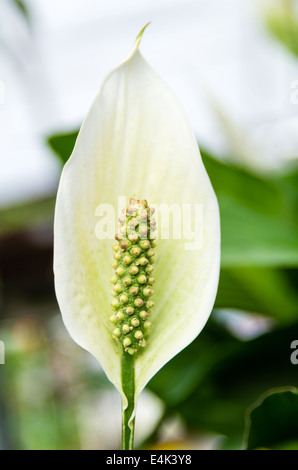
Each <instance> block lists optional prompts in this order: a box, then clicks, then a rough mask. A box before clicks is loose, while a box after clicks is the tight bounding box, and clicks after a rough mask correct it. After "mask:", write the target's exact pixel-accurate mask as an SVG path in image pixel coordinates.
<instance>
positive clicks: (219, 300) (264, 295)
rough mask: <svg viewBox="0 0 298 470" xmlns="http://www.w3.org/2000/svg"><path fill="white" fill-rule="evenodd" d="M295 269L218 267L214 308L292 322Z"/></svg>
mask: <svg viewBox="0 0 298 470" xmlns="http://www.w3.org/2000/svg"><path fill="white" fill-rule="evenodd" d="M294 272H295V270H282V269H273V268H267V267H248V268H245V267H243V268H241V267H239V268H222V270H221V275H220V282H219V287H218V292H217V297H216V302H215V307H216V308H219V309H222V308H232V309H237V310H244V311H248V312H254V313H260V314H265V315H268V316H270V317H273V318H274V319H275V320H276V321H278V323H279V324H286V323H291V322H293V321H296V319H297V305H298V291H297V288H296V286H295V285H292V282H291V278H290V275H294Z"/></svg>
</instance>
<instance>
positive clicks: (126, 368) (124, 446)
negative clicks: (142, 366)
mask: <svg viewBox="0 0 298 470" xmlns="http://www.w3.org/2000/svg"><path fill="white" fill-rule="evenodd" d="M121 379H122V389H123V392H124V394H125V396H126V398H127V407H126V408H124V406H125V403H123V400H122V437H121V450H132V449H133V438H134V429H135V418H133V419H132V420H131V421H130V418H131V415H132V413H133V410H134V406H135V404H134V395H135V373H134V357H133V356H132V355H130V354H128V353H127V352H125V351H123V352H122V372H121Z"/></svg>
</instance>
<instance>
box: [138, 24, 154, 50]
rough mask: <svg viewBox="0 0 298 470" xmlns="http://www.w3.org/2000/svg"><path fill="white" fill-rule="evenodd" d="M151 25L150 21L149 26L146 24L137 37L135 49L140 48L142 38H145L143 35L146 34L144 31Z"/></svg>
mask: <svg viewBox="0 0 298 470" xmlns="http://www.w3.org/2000/svg"><path fill="white" fill-rule="evenodd" d="M150 23H151V21H149V22H148V23H147V24H145V26H144V27H143V28H142V29H141V31H140V32H139V34H138V35H137V37H136V40H135V44H134V48H135V49H137V48H138V47H139V45H140V42H141V40H142V37H143V34H144V31H145V29H146V28H147V27H148V26H149V24H150Z"/></svg>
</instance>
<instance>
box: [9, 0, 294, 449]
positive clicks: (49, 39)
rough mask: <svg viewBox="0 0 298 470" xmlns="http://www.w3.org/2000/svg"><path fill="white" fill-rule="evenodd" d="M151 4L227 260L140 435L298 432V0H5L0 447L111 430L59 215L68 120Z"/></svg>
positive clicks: (290, 436)
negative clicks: (67, 283)
mask: <svg viewBox="0 0 298 470" xmlns="http://www.w3.org/2000/svg"><path fill="white" fill-rule="evenodd" d="M148 21H151V24H150V26H149V28H148V29H147V31H146V33H145V35H144V37H143V40H142V45H141V51H142V53H143V55H144V56H145V58H146V59H147V61H148V62H149V63H150V64H151V65H152V66H153V68H154V69H155V70H156V71H158V73H159V74H160V75H161V76H162V77H163V78H164V80H165V81H166V82H167V83H168V84H169V85H170V86H171V88H172V89H173V91H174V93H175V94H176V95H177V96H178V97H179V99H180V101H181V103H182V105H183V107H184V109H185V111H186V113H187V115H188V116H189V119H190V121H191V125H192V127H193V129H194V131H195V134H196V136H197V139H198V143H199V146H200V149H201V153H202V157H203V160H204V164H205V166H206V169H207V171H208V174H209V176H210V179H211V182H212V184H213V186H214V189H215V192H216V194H217V196H218V200H219V204H220V210H221V223H222V266H221V277H220V284H219V290H218V295H217V299H216V303H215V308H214V311H213V313H212V315H211V318H210V320H209V322H208V324H207V326H206V328H205V329H204V330H203V332H202V333H201V335H200V336H199V337H198V338H197V340H196V341H194V342H193V343H192V344H191V345H190V346H189V347H188V348H186V349H185V350H184V351H183V352H182V353H181V354H179V355H178V356H177V357H176V358H174V359H173V360H172V361H171V362H170V363H168V364H167V365H166V366H165V367H164V368H163V369H162V370H161V371H160V372H159V373H158V374H157V375H156V376H155V377H154V378H153V379H152V380H151V382H150V383H149V385H148V387H147V389H146V390H145V392H144V393H143V394H142V396H141V400H140V404H139V409H138V416H137V428H136V446H137V447H138V448H145V449H152V448H154V449H241V448H248V449H253V448H269V449H271V448H272V449H275V448H277V449H298V394H297V389H296V387H298V364H295V359H296V362H297V357H298V355H295V349H294V346H293V344H292V343H293V341H295V340H298V302H297V300H298V163H297V156H298V1H297V0H268V1H265V0H263V1H261V0H254V1H253V0H241V2H239V0H225V1H222V0H163V2H160V1H158V0H150V1H149V0H148V1H147V0H144V1H142V2H140V1H137V0H125V1H123V0H122V1H120V0H109V1H98V0H84V1H83V0H63V1H61V0H60V1H58V0H52V1H51V2H48V1H46V0H0V340H1V341H2V342H3V343H4V345H5V364H2V365H0V449H34V450H37V449H117V448H119V442H120V398H119V397H118V394H117V393H116V392H115V391H114V388H113V387H112V385H110V384H109V382H108V381H107V379H106V377H105V375H104V374H103V373H102V371H101V369H100V366H99V365H98V363H97V362H96V361H95V360H94V359H93V358H92V357H91V356H90V355H89V354H88V353H86V352H85V351H83V350H81V349H80V348H79V347H78V346H77V345H76V344H75V343H74V342H73V341H72V340H71V339H70V338H69V336H68V334H67V332H66V330H65V327H64V325H63V323H62V320H61V317H60V314H59V309H58V307H57V303H56V300H55V294H54V288H53V273H52V245H53V235H52V224H53V211H54V203H55V193H56V190H57V185H58V181H59V176H60V173H61V169H62V165H63V163H64V162H65V161H66V160H67V158H68V157H69V155H70V153H71V150H72V147H73V145H74V142H75V138H76V135H77V131H78V128H79V126H80V124H81V122H82V120H83V118H84V116H85V114H86V113H87V111H88V109H89V107H90V104H91V102H92V101H93V99H94V97H95V95H96V93H97V92H98V90H99V87H100V85H101V83H102V81H103V80H104V78H105V77H106V75H107V74H108V73H109V72H110V71H111V70H112V69H113V68H114V67H115V66H117V65H118V64H119V63H120V62H121V61H122V60H123V59H124V58H125V57H126V56H127V55H128V53H129V51H130V49H131V47H132V44H133V42H134V39H135V37H136V35H137V34H138V32H139V30H140V29H141V28H142V27H143V26H144V25H145V24H146V23H147V22H148ZM297 344H298V343H297ZM291 346H292V348H291ZM291 357H292V361H291ZM0 359H1V358H0ZM0 362H1V361H0ZM2 362H3V361H2Z"/></svg>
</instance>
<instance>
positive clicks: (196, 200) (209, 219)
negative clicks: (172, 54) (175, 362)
mask: <svg viewBox="0 0 298 470" xmlns="http://www.w3.org/2000/svg"><path fill="white" fill-rule="evenodd" d="M119 196H127V198H129V197H136V198H138V199H147V200H148V202H149V204H150V205H151V204H162V203H163V204H164V203H165V204H168V205H171V204H179V205H182V204H191V205H192V206H193V205H194V204H202V205H203V211H204V220H203V223H204V226H203V242H202V246H201V248H200V249H198V250H195V251H186V250H185V240H174V239H171V240H158V241H157V248H156V252H157V254H156V266H155V271H154V277H155V279H156V283H155V287H154V290H155V294H154V297H153V300H154V302H155V305H156V307H155V311H154V314H153V316H152V320H151V319H150V321H151V322H152V331H151V334H150V337H149V340H148V344H147V346H146V347H145V348H144V350H143V351H142V353H140V354H137V355H136V359H135V369H136V397H137V396H138V395H139V393H140V392H141V390H142V389H143V388H144V386H145V385H146V383H147V382H148V381H149V380H150V378H151V377H152V376H153V375H154V374H155V373H156V372H157V371H158V370H159V369H160V368H161V367H162V366H163V365H164V364H165V363H166V362H167V361H169V360H170V359H171V358H172V357H173V356H174V355H176V354H177V353H178V352H179V351H180V350H181V349H183V348H184V347H186V346H187V345H188V344H189V343H190V342H191V341H192V340H193V339H194V338H195V337H196V336H197V335H198V334H199V333H200V331H201V330H202V328H203V327H204V325H205V322H206V321H207V319H208V317H209V314H210V312H211V310H212V306H213V302H214V299H215V295H216V290H217V284H218V276H219V264H220V223H219V212H218V205H217V200H216V197H215V194H214V191H213V189H212V186H211V184H210V181H209V178H208V176H207V174H206V171H205V169H204V166H203V164H202V161H201V157H200V154H199V150H198V146H197V142H196V139H195V137H194V135H193V133H192V131H191V129H190V126H189V124H188V122H187V119H186V117H185V115H184V112H183V110H182V109H181V106H180V104H179V103H178V101H177V99H176V98H175V96H174V95H173V93H172V92H171V90H170V89H169V88H168V86H167V85H166V84H165V83H164V82H163V81H162V80H161V78H160V77H159V76H158V75H157V74H156V73H155V72H154V71H153V70H152V69H151V68H150V67H149V65H148V64H147V63H146V62H145V60H144V59H143V58H142V56H141V54H140V52H139V50H138V48H137V47H135V48H134V50H133V53H132V54H131V55H130V56H129V58H128V59H127V60H126V61H125V62H123V63H122V64H121V65H120V66H119V67H118V68H117V69H116V70H115V71H114V72H112V73H111V74H110V75H109V76H108V78H107V79H106V81H105V82H104V85H103V87H102V89H101V91H100V93H99V94H98V96H97V97H96V99H95V102H94V104H93V105H92V107H91V110H90V111H89V113H88V115H87V117H86V119H85V121H84V123H83V125H82V128H81V130H80V133H79V136H78V139H77V142H76V145H75V148H74V151H73V154H72V156H71V158H70V159H69V161H68V163H67V164H66V165H65V167H64V170H63V173H62V177H61V182H60V186H59V191H58V196H57V205H56V214H55V260H54V269H55V276H56V293H57V298H58V301H59V305H60V308H61V312H62V315H63V319H64V322H65V324H66V327H67V328H68V330H69V332H70V334H71V335H72V336H73V338H74V340H75V341H77V343H78V344H80V345H81V346H82V347H84V348H85V349H87V350H88V351H90V352H91V353H92V354H93V355H94V356H95V357H97V359H98V360H99V362H100V363H101V364H102V366H103V368H104V370H105V372H106V373H107V375H108V377H109V379H110V380H111V381H112V382H113V383H114V385H115V386H116V387H117V389H118V390H119V391H120V392H121V391H122V389H121V380H120V354H119V352H120V347H119V346H118V345H117V344H116V343H115V341H114V340H113V339H112V334H111V331H112V327H111V326H110V322H109V317H110V315H111V310H110V302H111V295H110V284H109V278H110V277H111V275H112V268H111V261H112V249H111V247H112V245H113V241H112V240H105V241H103V240H99V239H97V237H96V236H95V227H96V223H97V222H98V219H97V217H96V215H95V212H96V208H97V206H98V205H99V204H103V203H108V204H112V205H113V206H114V207H115V209H116V210H117V202H118V197H119Z"/></svg>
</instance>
